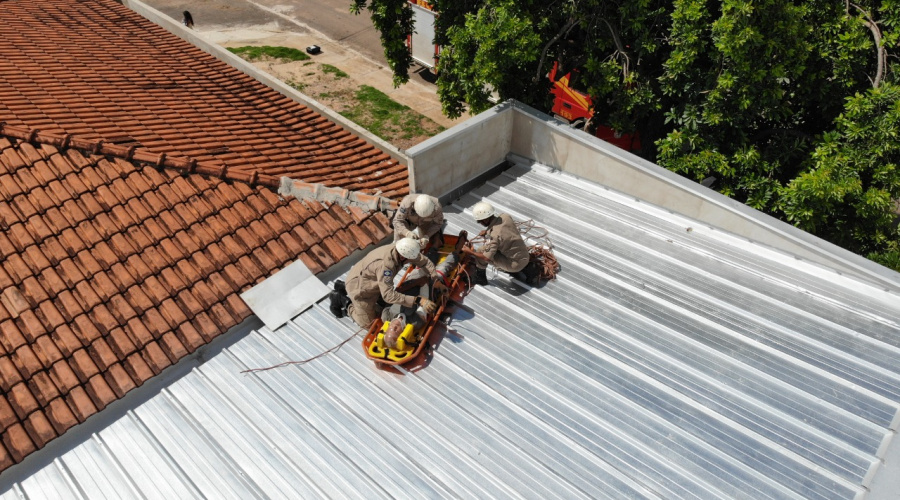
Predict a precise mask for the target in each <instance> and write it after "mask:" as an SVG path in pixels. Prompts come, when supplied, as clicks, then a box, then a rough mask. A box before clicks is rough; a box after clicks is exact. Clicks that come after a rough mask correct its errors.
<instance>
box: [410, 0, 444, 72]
mask: <svg viewBox="0 0 900 500" xmlns="http://www.w3.org/2000/svg"><path fill="white" fill-rule="evenodd" d="M406 1H407V3H408V4H409V7H410V8H411V9H412V11H413V21H414V22H415V32H414V33H413V34H412V35H410V36H409V38H407V39H406V46H407V47H409V50H410V51H411V52H412V57H413V60H414V61H416V62H417V63H419V64H421V65H422V66H424V67H426V68H428V69H429V70H431V71H432V72H436V71H437V70H436V68H437V63H438V56H439V55H440V53H441V47H440V46H439V45H435V44H434V18H435V16H437V14H436V13H435V12H434V9H433V8H432V6H431V4H430V3H428V2H427V1H426V0H406Z"/></svg>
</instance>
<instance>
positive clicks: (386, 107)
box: [341, 85, 444, 141]
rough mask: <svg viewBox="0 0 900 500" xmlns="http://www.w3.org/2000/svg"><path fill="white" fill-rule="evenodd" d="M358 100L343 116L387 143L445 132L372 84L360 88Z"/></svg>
mask: <svg viewBox="0 0 900 500" xmlns="http://www.w3.org/2000/svg"><path fill="white" fill-rule="evenodd" d="M356 101H357V102H355V103H354V104H353V106H352V107H350V108H349V109H347V110H345V111H343V112H342V113H341V114H342V115H344V116H345V117H347V118H349V119H350V120H353V121H354V122H355V123H356V124H358V125H360V126H362V127H363V128H365V129H366V130H368V131H370V132H372V133H373V134H375V135H377V136H378V137H380V138H382V139H384V140H386V141H391V140H394V139H410V138H413V137H417V136H421V135H434V134H436V133H438V132H441V131H443V130H444V127H442V126H440V125H438V124H437V123H434V122H433V121H432V120H431V119H429V118H426V117H424V116H422V115H421V114H419V113H417V112H415V111H413V110H412V109H410V108H409V107H407V106H404V105H402V104H400V103H398V102H396V101H394V100H393V99H391V98H390V97H388V96H387V94H385V93H384V92H382V91H380V90H378V89H376V88H374V87H370V86H368V85H362V86H361V87H359V89H358V90H357V91H356Z"/></svg>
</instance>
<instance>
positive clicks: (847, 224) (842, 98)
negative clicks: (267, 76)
mask: <svg viewBox="0 0 900 500" xmlns="http://www.w3.org/2000/svg"><path fill="white" fill-rule="evenodd" d="M431 5H432V6H433V9H434V10H435V11H436V12H437V13H438V14H439V15H438V16H437V18H436V22H435V43H437V44H439V45H441V46H442V49H443V51H442V53H441V58H440V62H439V73H438V79H437V86H438V94H439V96H440V99H441V102H442V104H443V109H444V112H445V113H446V114H447V115H449V116H458V115H460V114H461V113H462V112H463V111H464V110H466V109H469V110H471V111H473V112H479V111H482V110H484V109H487V108H488V107H490V106H491V105H492V102H491V100H490V96H491V92H496V94H497V96H498V97H499V98H500V99H501V100H505V99H508V98H514V99H517V100H519V101H522V102H524V103H526V104H529V105H532V106H534V107H536V108H538V109H542V110H549V109H550V107H551V97H552V96H551V95H550V94H549V90H550V82H549V80H548V78H547V76H546V74H547V72H548V71H549V69H550V67H551V66H552V64H553V63H554V62H560V63H561V64H563V65H564V66H565V67H567V68H578V71H579V72H580V75H581V81H583V82H587V88H586V89H584V90H585V91H586V92H587V93H588V94H589V95H590V96H591V97H592V99H593V102H594V103H595V104H594V106H595V108H594V116H595V119H594V120H592V121H593V122H594V123H593V125H596V124H597V122H602V123H603V124H605V125H608V126H611V127H612V128H614V129H616V130H619V131H622V132H635V131H637V132H638V133H640V135H641V137H642V144H643V145H644V150H643V151H642V152H641V154H642V156H644V157H646V158H647V159H649V160H651V161H654V162H656V163H658V164H659V165H661V166H663V167H665V168H668V169H670V170H673V171H675V172H678V173H680V174H681V175H684V176H686V177H688V178H691V179H694V180H696V181H700V180H703V179H707V178H710V177H712V178H715V183H714V184H713V186H712V187H713V188H714V189H716V190H718V191H720V192H722V193H723V194H726V195H728V196H731V197H733V198H735V199H737V200H739V201H741V202H744V203H747V204H748V205H750V206H752V207H754V208H756V209H759V210H762V211H764V212H766V213H769V214H771V215H774V216H776V217H779V218H782V219H783V220H786V221H789V222H791V223H793V224H795V225H797V226H798V227H800V228H802V229H804V230H807V231H809V232H811V233H813V234H816V235H818V236H820V237H823V238H825V239H828V240H829V241H832V242H834V243H836V244H838V245H841V246H843V247H844V248H847V249H849V250H851V251H854V252H857V253H861V254H863V255H866V256H868V257H869V258H872V259H874V260H876V261H878V262H881V263H882V264H885V265H888V266H889V267H893V268H894V269H896V270H900V232H898V229H897V223H896V211H897V206H898V205H897V200H898V198H900V173H898V170H897V165H898V161H900V142H898V134H900V82H898V74H897V73H896V72H895V71H894V70H893V64H892V63H893V62H894V61H895V60H896V54H895V53H894V51H895V48H896V46H897V41H898V23H900V0H867V1H862V2H860V3H853V2H850V1H847V0H845V1H844V2H838V1H834V0H832V1H825V0H805V1H801V2H795V1H787V0H756V1H750V0H668V1H661V0H628V1H625V0H612V1H600V0H550V1H549V2H548V1H535V0H457V1H453V0H433V1H432V2H431ZM362 8H368V9H369V10H370V11H371V12H372V14H373V20H374V22H375V26H376V28H377V29H378V30H379V32H380V33H381V36H382V42H383V44H384V47H385V54H386V56H387V59H388V61H389V62H390V64H391V68H392V70H393V71H394V74H395V83H397V84H400V83H403V82H405V81H407V80H408V78H409V76H408V70H409V68H410V66H411V64H412V59H411V56H410V53H409V51H408V50H407V49H406V47H405V45H404V44H405V40H406V38H407V36H408V35H409V34H411V33H412V31H413V30H414V29H415V26H414V25H413V22H412V16H411V13H410V8H409V6H408V5H407V3H406V0H353V5H352V9H354V10H355V11H357V12H358V11H360V10H361V9H362Z"/></svg>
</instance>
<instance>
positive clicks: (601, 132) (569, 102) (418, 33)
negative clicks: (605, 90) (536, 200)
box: [406, 0, 641, 151]
mask: <svg viewBox="0 0 900 500" xmlns="http://www.w3.org/2000/svg"><path fill="white" fill-rule="evenodd" d="M407 3H408V4H409V7H410V8H411V9H412V10H413V20H414V21H415V32H414V33H413V34H412V35H410V37H409V38H408V39H407V40H406V45H407V46H408V47H409V50H410V51H411V52H412V57H413V60H414V61H416V62H417V63H418V64H421V65H422V66H424V67H425V68H428V69H429V70H431V71H432V72H435V73H436V72H437V65H438V58H439V57H440V54H441V47H440V46H439V45H435V44H434V19H435V17H436V16H437V13H436V12H434V9H433V7H432V6H431V4H430V3H428V1H427V0H407ZM557 73H561V71H560V69H559V63H557V62H554V63H553V69H552V70H550V74H549V77H550V81H551V82H553V89H552V90H551V91H550V93H552V94H553V109H552V113H553V114H554V115H556V116H557V117H558V118H560V119H562V120H563V121H565V122H566V123H569V124H571V125H572V126H573V127H576V128H580V127H581V126H583V125H584V123H585V121H587V120H588V119H589V118H590V117H591V116H593V114H594V105H593V101H592V100H591V98H590V97H589V96H588V95H587V94H585V93H584V92H581V91H579V90H576V87H577V85H576V83H577V82H576V81H575V80H576V79H577V78H578V71H577V70H573V71H569V72H567V73H566V74H565V75H563V76H561V77H559V78H558V79H557V78H556V76H557ZM594 135H596V136H597V137H599V138H600V139H603V140H604V141H606V142H609V143H611V144H613V145H615V146H618V147H620V148H622V149H625V150H627V151H638V150H640V148H641V140H640V137H639V136H638V134H637V133H634V134H622V133H620V132H616V131H615V130H613V129H612V128H610V127H608V126H605V125H600V126H598V127H597V130H596V132H595V133H594Z"/></svg>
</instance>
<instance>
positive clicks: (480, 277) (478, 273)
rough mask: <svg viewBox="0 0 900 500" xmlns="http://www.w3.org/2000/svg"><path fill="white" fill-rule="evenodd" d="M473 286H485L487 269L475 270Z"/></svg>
mask: <svg viewBox="0 0 900 500" xmlns="http://www.w3.org/2000/svg"><path fill="white" fill-rule="evenodd" d="M475 284H476V285H481V286H487V284H488V280H487V269H478V268H476V269H475Z"/></svg>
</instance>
